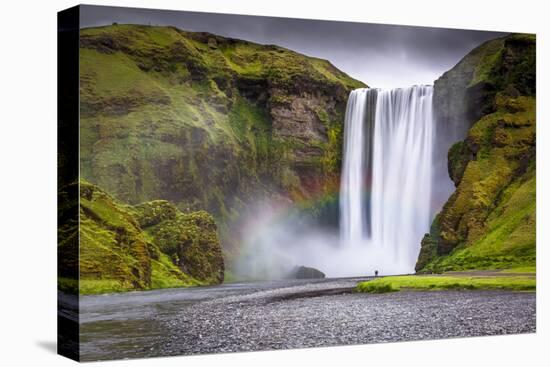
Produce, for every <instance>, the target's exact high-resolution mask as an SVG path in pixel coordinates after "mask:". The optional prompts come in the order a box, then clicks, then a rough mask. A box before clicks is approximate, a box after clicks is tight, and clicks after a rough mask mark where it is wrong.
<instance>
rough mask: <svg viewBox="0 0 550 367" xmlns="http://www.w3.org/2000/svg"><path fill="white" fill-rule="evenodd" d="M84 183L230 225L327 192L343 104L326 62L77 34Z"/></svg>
mask: <svg viewBox="0 0 550 367" xmlns="http://www.w3.org/2000/svg"><path fill="white" fill-rule="evenodd" d="M80 82H81V84H80V85H81V95H80V100H81V125H80V126H81V131H80V142H81V151H80V154H81V173H82V176H83V177H84V178H86V179H88V180H90V181H91V182H94V183H97V184H98V185H99V186H100V187H102V188H104V189H105V190H107V191H108V192H109V193H111V194H112V195H113V196H114V197H116V198H117V199H119V200H122V201H123V202H127V203H130V204H137V203H139V202H143V201H148V200H153V199H159V198H160V199H165V200H169V201H171V202H173V203H175V205H176V206H177V207H178V208H179V209H180V210H183V211H196V210H206V211H208V212H209V213H212V214H213V215H214V216H215V217H216V220H217V223H218V224H219V225H220V230H221V233H222V237H223V241H224V250H226V251H227V253H231V251H232V250H234V249H232V247H234V246H232V245H231V242H232V240H231V235H230V234H229V233H227V227H228V223H230V222H231V221H236V220H238V219H239V214H240V213H241V212H242V209H243V208H244V207H245V206H246V205H247V204H248V203H247V201H248V200H250V199H251V198H252V197H254V196H255V194H256V193H261V194H262V195H264V196H265V195H267V196H273V197H276V198H280V199H282V200H286V201H289V202H292V201H297V200H301V199H306V198H309V197H311V196H313V195H319V193H323V192H330V191H331V190H333V186H334V183H335V182H337V180H338V172H339V169H340V159H341V150H342V149H341V145H342V124H343V119H344V110H345V104H346V101H347V96H348V93H349V92H350V91H351V90H352V89H355V88H358V87H364V85H363V84H362V83H360V82H358V81H356V80H354V79H352V78H350V77H349V76H347V75H346V74H344V73H342V72H341V71H339V70H338V69H336V68H335V67H334V66H332V65H331V64H330V63H329V62H328V61H325V60H320V59H316V58H313V57H307V56H304V55H301V54H298V53H296V52H293V51H290V50H287V49H284V48H282V47H278V46H273V45H259V44H255V43H251V42H246V41H241V40H235V39H228V38H223V37H220V36H216V35H213V34H208V33H193V32H185V31H182V30H179V29H176V28H173V27H151V26H142V25H112V26H107V27H99V28H89V29H83V30H81V33H80Z"/></svg>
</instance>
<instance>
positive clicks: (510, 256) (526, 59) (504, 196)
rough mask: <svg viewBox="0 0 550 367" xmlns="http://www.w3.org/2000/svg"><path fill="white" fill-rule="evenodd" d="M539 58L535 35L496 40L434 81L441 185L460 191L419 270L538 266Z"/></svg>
mask: <svg viewBox="0 0 550 367" xmlns="http://www.w3.org/2000/svg"><path fill="white" fill-rule="evenodd" d="M535 52H536V50H535V36H534V35H526V34H513V35H510V36H507V37H504V38H500V39H496V40H492V41H489V42H486V43H484V44H482V45H481V46H479V47H478V48H476V49H474V50H473V51H472V52H471V53H469V54H468V55H466V56H465V57H464V58H463V59H462V60H461V61H460V62H459V63H458V64H457V65H456V66H455V67H454V68H453V69H451V70H450V71H448V72H447V73H445V74H444V75H443V76H442V77H441V78H439V79H438V80H437V81H436V82H435V90H434V113H435V114H436V119H437V124H438V125H437V134H438V135H437V136H438V145H437V146H436V147H435V152H436V155H435V158H436V167H435V168H436V180H437V179H440V180H441V181H444V178H445V177H444V176H445V175H448V176H447V177H450V178H451V180H452V182H453V184H454V186H455V188H454V190H451V191H450V192H452V194H451V196H450V198H449V199H448V200H447V201H446V202H445V203H444V205H443V208H442V210H441V211H440V213H439V214H438V215H437V216H436V218H435V220H434V222H433V224H432V228H431V231H430V233H429V234H426V236H425V237H424V239H423V240H422V248H421V252H420V255H419V259H418V262H417V265H416V270H417V271H420V272H433V271H435V272H438V271H445V270H461V269H479V268H487V269H497V268H507V267H516V266H534V264H535V191H536V190H535V187H536V185H535V176H536V167H535V158H536V157H535V145H536V133H535V130H536V129H535V128H536V116H535V96H536V89H535ZM452 143H454V144H453V145H452V146H451V144H452ZM449 146H450V149H449ZM445 166H446V167H445ZM441 194H444V193H441Z"/></svg>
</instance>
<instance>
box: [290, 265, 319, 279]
mask: <svg viewBox="0 0 550 367" xmlns="http://www.w3.org/2000/svg"><path fill="white" fill-rule="evenodd" d="M290 278H292V279H323V278H325V273H323V272H322V271H320V270H318V269H315V268H310V267H307V266H297V267H295V268H294V269H293V270H292V271H291V273H290Z"/></svg>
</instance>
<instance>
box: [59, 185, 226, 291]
mask: <svg viewBox="0 0 550 367" xmlns="http://www.w3.org/2000/svg"><path fill="white" fill-rule="evenodd" d="M60 230H62V231H63V230H67V229H66V228H61V229H60ZM75 235H78V236H79V237H80V250H79V263H80V286H79V292H80V294H91V293H104V292H117V291H127V290H143V289H155V288H166V287H180V286H193V285H206V284H218V283H220V282H222V281H223V271H224V264H223V257H222V254H221V247H220V243H219V239H218V236H217V228H216V225H215V223H214V221H213V218H212V216H210V215H209V214H207V213H206V212H194V213H189V214H184V213H182V212H180V211H179V210H178V209H177V208H176V207H175V206H174V205H173V204H170V203H169V202H167V201H164V200H157V201H152V202H146V203H142V204H139V205H136V206H130V205H126V204H123V203H121V202H119V201H117V200H116V199H114V198H113V197H111V196H110V195H109V194H107V193H106V192H104V191H103V190H101V189H99V188H98V187H97V186H95V185H92V184H90V183H88V182H86V181H84V180H82V181H81V182H80V230H79V231H78V232H77V233H75ZM61 246H63V244H61ZM75 253H78V252H75ZM73 260H74V259H73ZM61 261H62V263H61V264H60V269H64V268H70V266H68V265H70V264H65V262H66V261H68V262H70V261H72V260H71V259H69V258H65V257H63V258H62V259H61ZM196 269H200V271H196ZM60 275H61V277H62V279H61V280H60V285H61V288H62V289H64V288H65V289H67V288H71V287H78V284H77V283H76V281H75V280H73V281H71V280H69V279H67V278H68V277H71V276H70V274H64V273H63V271H62V270H61V272H60ZM64 276H65V277H67V278H63V277H64ZM71 278H72V277H71ZM73 279H75V278H73ZM76 279H78V278H76Z"/></svg>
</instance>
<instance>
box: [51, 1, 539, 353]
mask: <svg viewBox="0 0 550 367" xmlns="http://www.w3.org/2000/svg"><path fill="white" fill-rule="evenodd" d="M58 20H59V29H58V37H59V42H58V55H59V61H58V71H59V72H58V75H59V80H58V111H59V140H58V141H59V149H58V157H59V165H58V167H59V171H58V176H59V180H58V181H59V186H58V190H59V191H58V204H59V210H58V217H59V220H58V222H59V227H58V233H59V243H58V259H59V262H58V264H59V274H58V295H59V309H58V311H59V312H58V326H59V327H58V330H59V341H58V349H59V353H60V354H62V355H65V356H67V357H70V358H73V359H77V360H81V361H94V360H106V359H120V358H142V357H157V356H167V355H187V354H199V353H223V352H242V351H258V350H272V349H288V348H304V347H325V346H335V345H349V344H364V343H379V342H397V341H408V340H421V339H439V338H451V337H468V336H484V335H498V334H514V333H532V332H535V328H536V315H535V288H536V283H535V282H536V280H535V278H536V277H535V273H536V267H535V266H536V265H535V263H536V251H535V248H536V245H535V242H536V241H535V239H536V233H535V223H536V217H535V212H536V204H535V196H536V183H535V182H536V180H535V177H536V165H535V160H536V159H535V158H536V155H535V151H536V149H535V146H536V116H535V110H536V106H535V98H536V89H535V85H536V83H535V79H536V78H535V59H536V57H535V53H536V39H535V35H534V34H518V33H514V34H510V33H506V32H488V31H474V30H459V29H442V28H424V27H410V26H399V25H383V24H361V23H348V22H335V21H322V20H304V19H286V18H269V17H257V16H241V15H228V14H208V13H193V12H184V11H167V10H153V9H134V8H118V7H99V6H84V5H82V6H77V7H74V8H71V9H68V10H65V11H62V12H60V13H59V15H58Z"/></svg>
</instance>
